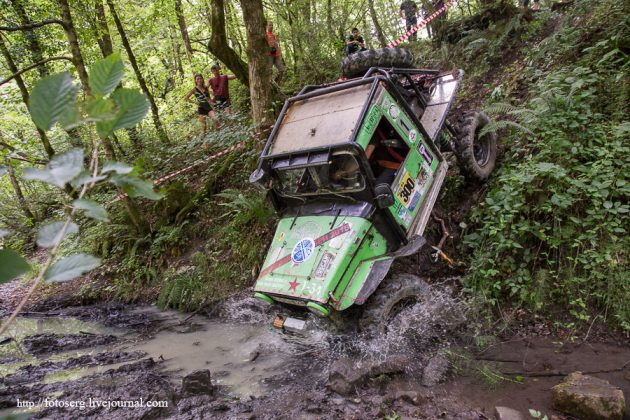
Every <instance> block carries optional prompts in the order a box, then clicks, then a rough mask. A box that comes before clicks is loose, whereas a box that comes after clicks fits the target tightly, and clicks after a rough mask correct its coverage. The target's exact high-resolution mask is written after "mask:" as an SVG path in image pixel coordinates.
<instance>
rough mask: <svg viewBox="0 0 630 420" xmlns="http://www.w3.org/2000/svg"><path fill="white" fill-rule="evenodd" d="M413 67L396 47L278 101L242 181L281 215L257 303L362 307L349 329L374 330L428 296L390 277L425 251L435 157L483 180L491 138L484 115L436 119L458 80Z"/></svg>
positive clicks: (352, 60) (441, 166) (349, 62)
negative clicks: (261, 191) (397, 265)
mask: <svg viewBox="0 0 630 420" xmlns="http://www.w3.org/2000/svg"><path fill="white" fill-rule="evenodd" d="M412 66H413V57H412V56H411V54H410V53H409V52H408V51H406V50H404V49H400V48H393V49H383V50H371V51H364V52H360V53H356V54H353V55H351V56H349V57H348V58H346V59H345V60H344V63H343V65H342V70H343V71H344V74H345V75H346V76H347V77H348V80H346V81H341V82H336V83H331V84H327V85H319V86H306V87H304V88H303V89H302V90H301V91H300V92H299V94H298V95H296V96H294V97H292V98H290V99H288V100H287V101H286V103H285V104H284V107H283V109H282V111H281V113H280V116H279V117H278V120H277V122H276V124H275V126H274V127H273V130H272V132H271V134H270V136H269V139H268V141H267V143H266V145H265V148H264V150H263V152H262V154H261V157H260V162H259V166H258V169H257V170H256V171H255V172H254V173H252V175H251V177H250V181H251V182H254V183H258V184H259V185H261V186H263V187H264V188H265V189H266V190H267V191H268V194H269V198H270V200H271V202H272V203H273V205H274V207H275V209H276V210H277V212H278V213H279V214H280V215H281V219H280V222H279V223H278V228H277V230H276V233H275V235H274V237H273V239H272V243H271V245H270V247H269V251H268V254H267V257H266V259H265V262H264V263H263V265H262V267H261V270H260V273H259V275H258V279H257V281H256V284H255V286H254V290H255V296H256V297H257V298H259V299H261V300H263V301H265V302H268V303H279V304H285V305H297V306H301V307H305V308H307V309H308V310H310V311H311V312H313V313H315V314H317V315H320V316H328V315H330V314H332V313H333V312H334V311H343V310H345V309H348V308H349V307H351V306H353V305H363V306H364V310H363V316H362V318H361V320H360V324H359V325H360V326H362V327H363V328H367V329H368V330H370V331H372V332H378V331H381V332H382V331H383V330H384V329H385V328H386V325H387V321H388V319H389V318H390V317H391V316H392V314H393V313H394V312H395V311H396V308H397V307H399V306H400V305H403V304H405V305H406V304H408V303H409V302H410V301H414V300H422V299H426V298H428V297H429V296H427V293H429V292H428V290H429V288H428V286H427V284H426V283H425V282H424V281H423V280H422V279H420V278H418V277H415V276H409V275H405V276H389V277H388V276H387V274H388V271H389V268H390V266H391V264H392V262H393V261H394V259H396V258H398V257H401V256H408V255H411V254H414V253H416V252H418V250H419V249H420V248H421V247H422V246H423V245H424V244H425V240H424V238H423V236H422V235H423V232H424V230H425V227H426V225H427V222H428V220H429V217H430V215H431V210H432V209H433V206H434V204H435V201H436V198H437V197H438V194H439V191H440V187H441V185H442V183H443V181H444V177H445V176H446V172H447V169H448V164H447V162H446V161H445V159H444V157H443V156H442V151H452V152H454V153H455V155H456V156H457V159H458V164H459V166H460V171H461V172H462V173H463V174H464V175H465V176H467V177H469V178H472V179H474V180H477V181H483V180H485V179H486V178H487V177H488V176H489V175H490V172H491V171H492V169H493V167H494V163H495V158H496V153H497V139H496V136H495V135H494V134H492V133H491V134H487V135H484V136H483V137H482V138H479V136H478V133H479V131H480V129H481V128H482V127H483V126H484V125H486V124H488V123H489V120H488V118H487V117H486V116H485V115H484V114H481V113H470V114H465V115H464V116H462V117H460V121H459V124H458V125H457V126H452V125H451V124H450V123H449V122H448V121H447V118H446V117H447V114H448V113H449V110H450V107H451V104H452V103H453V101H454V99H455V95H456V92H457V89H458V86H459V84H460V81H461V79H462V77H463V71H461V70H457V71H452V72H447V73H442V72H440V71H438V70H426V69H414V68H411V67H412ZM292 321H295V320H292ZM280 324H282V322H280ZM292 325H298V328H299V326H300V325H302V324H300V323H299V322H297V324H296V323H295V322H294V323H293V324H292Z"/></svg>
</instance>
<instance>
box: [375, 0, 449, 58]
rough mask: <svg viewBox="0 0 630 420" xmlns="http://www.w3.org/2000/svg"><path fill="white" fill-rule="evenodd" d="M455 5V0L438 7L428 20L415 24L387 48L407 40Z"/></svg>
mask: <svg viewBox="0 0 630 420" xmlns="http://www.w3.org/2000/svg"><path fill="white" fill-rule="evenodd" d="M455 3H457V0H451V1H449V2H447V3H445V4H444V6H442V7H440V8H439V9H437V10H436V11H435V12H433V13H432V14H431V15H430V16H429V17H428V18H426V19H425V20H423V21H422V22H420V23H419V24H417V25H416V26H414V27H413V28H411V29H409V30H408V31H407V32H406V33H405V34H404V35H403V36H401V37H400V38H398V39H397V40H396V41H393V42H392V43H391V44H389V45H388V46H387V48H393V47H395V46H396V45H398V44H400V43H401V42H403V41H406V40H407V38H409V36H410V35H411V34H413V33H414V32H416V31H418V29H420V28H423V27H425V26H426V24H427V23H429V22H431V21H432V20H433V19H435V18H436V17H438V16H439V15H441V14H442V13H444V12H445V11H446V10H448V8H449V7H451V6H452V5H454V4H455Z"/></svg>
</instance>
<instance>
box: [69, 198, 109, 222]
mask: <svg viewBox="0 0 630 420" xmlns="http://www.w3.org/2000/svg"><path fill="white" fill-rule="evenodd" d="M72 205H73V206H74V207H75V208H77V209H81V210H85V215H86V216H87V217H91V218H92V219H96V220H100V221H101V222H107V221H108V220H109V219H108V218H107V210H105V207H103V206H101V205H100V204H98V203H97V202H95V201H92V200H74V202H73V203H72Z"/></svg>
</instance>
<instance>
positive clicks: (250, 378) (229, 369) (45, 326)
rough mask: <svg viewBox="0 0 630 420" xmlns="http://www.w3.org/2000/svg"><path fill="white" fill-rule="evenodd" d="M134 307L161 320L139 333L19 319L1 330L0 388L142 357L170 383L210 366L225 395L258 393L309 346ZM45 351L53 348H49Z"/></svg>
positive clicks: (256, 330) (262, 330)
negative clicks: (157, 367)
mask: <svg viewBox="0 0 630 420" xmlns="http://www.w3.org/2000/svg"><path fill="white" fill-rule="evenodd" d="M134 313H137V314H141V315H142V316H147V315H148V316H153V317H155V318H156V319H159V320H160V323H158V324H157V325H156V327H155V328H154V329H153V330H152V331H144V332H143V334H139V333H137V332H129V330H126V329H122V328H111V327H106V326H104V325H103V324H101V323H98V322H91V321H83V320H81V319H78V318H73V317H46V318H19V319H17V320H16V322H15V323H14V324H13V325H12V326H11V329H10V330H9V331H8V333H7V335H6V336H5V337H6V338H7V339H9V338H10V339H11V341H9V342H7V343H5V344H3V345H0V388H2V387H3V386H6V385H7V384H11V383H16V382H19V383H25V384H29V383H30V384H35V383H38V384H53V383H56V382H68V381H76V380H79V379H81V378H84V377H87V376H90V375H92V376H93V375H98V374H102V373H103V372H105V371H107V370H111V369H116V368H120V367H121V366H124V365H126V364H131V363H134V362H137V361H138V359H139V358H142V357H143V356H144V358H152V359H153V360H154V361H156V362H158V363H159V364H160V366H161V367H162V369H163V371H166V372H167V373H168V376H169V378H170V380H171V382H172V383H173V384H174V385H178V384H180V383H181V378H182V377H184V376H185V375H186V374H188V373H190V372H192V371H195V370H199V369H208V370H209V371H210V372H211V375H212V381H213V383H214V384H215V385H219V386H221V387H222V388H223V389H224V391H225V392H227V393H228V394H230V395H234V396H237V397H249V396H260V395H263V394H264V393H265V392H266V390H267V388H266V385H265V382H266V381H267V380H268V379H270V378H272V377H274V376H276V375H279V374H281V373H282V372H284V371H285V369H286V368H287V366H288V364H289V363H290V361H291V360H292V354H297V353H299V352H303V351H304V349H305V348H308V347H309V344H308V343H304V342H296V341H295V339H293V340H287V339H286V337H285V336H283V335H282V334H280V333H278V332H277V331H276V330H274V329H273V328H272V327H271V326H270V325H268V324H267V325H265V324H258V323H239V322H236V321H229V322H226V321H225V320H222V321H213V320H208V319H206V318H202V317H199V316H196V317H194V318H192V319H186V318H185V317H184V316H182V315H180V314H177V313H175V312H166V313H164V312H160V311H158V310H157V309H156V308H152V307H143V308H138V309H137V310H135V311H134ZM60 337H61V338H60ZM83 337H86V338H88V339H92V338H94V339H95V340H94V342H95V343H103V344H101V345H90V342H89V341H88V342H87V344H85V343H84V344H80V345H79V347H81V348H78V349H71V350H64V348H67V347H68V346H69V347H73V346H76V343H75V338H76V340H79V341H80V340H81V339H82V338H83ZM101 337H103V338H104V339H100V338H101ZM55 340H56V341H55ZM33 341H36V342H37V343H36V344H37V346H33V345H32V342H33ZM29 345H30V346H31V347H29ZM51 349H56V351H52V352H48V350H51ZM38 352H39V353H38ZM110 354H111V355H113V356H111V357H110V356H109V355H110ZM120 354H123V356H120ZM125 355H126V356H125ZM134 355H139V356H134ZM51 364H54V366H52V365H51ZM33 372H36V373H33Z"/></svg>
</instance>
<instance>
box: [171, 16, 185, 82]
mask: <svg viewBox="0 0 630 420" xmlns="http://www.w3.org/2000/svg"><path fill="white" fill-rule="evenodd" d="M173 32H174V31H173V29H172V28H171V26H170V25H169V28H168V37H169V39H170V40H171V46H172V47H173V60H174V61H175V69H176V71H177V73H179V78H180V79H184V77H186V73H184V66H183V64H182V57H181V54H180V46H179V42H177V37H176V36H175V34H174V33H173Z"/></svg>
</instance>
